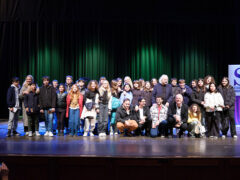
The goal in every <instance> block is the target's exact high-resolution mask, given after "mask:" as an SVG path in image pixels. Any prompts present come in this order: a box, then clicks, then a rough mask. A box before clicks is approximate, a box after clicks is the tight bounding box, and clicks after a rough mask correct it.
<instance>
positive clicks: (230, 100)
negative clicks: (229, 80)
mask: <svg viewBox="0 0 240 180" xmlns="http://www.w3.org/2000/svg"><path fill="white" fill-rule="evenodd" d="M218 91H219V92H220V93H221V95H222V97H223V100H224V105H225V106H226V105H229V106H230V110H233V111H234V109H235V96H236V94H235V90H234V88H233V87H232V86H231V85H229V86H228V87H227V88H226V91H225V92H226V93H225V94H224V90H223V87H222V86H221V85H220V86H218Z"/></svg>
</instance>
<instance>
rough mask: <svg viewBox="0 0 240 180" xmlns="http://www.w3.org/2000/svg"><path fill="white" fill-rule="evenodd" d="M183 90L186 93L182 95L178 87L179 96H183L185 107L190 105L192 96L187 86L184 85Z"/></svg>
mask: <svg viewBox="0 0 240 180" xmlns="http://www.w3.org/2000/svg"><path fill="white" fill-rule="evenodd" d="M185 88H186V91H185V92H184V93H183V92H182V91H183V89H182V88H181V87H180V89H181V94H182V96H183V102H184V104H186V105H190V103H191V95H192V89H191V88H190V87H189V86H188V85H185Z"/></svg>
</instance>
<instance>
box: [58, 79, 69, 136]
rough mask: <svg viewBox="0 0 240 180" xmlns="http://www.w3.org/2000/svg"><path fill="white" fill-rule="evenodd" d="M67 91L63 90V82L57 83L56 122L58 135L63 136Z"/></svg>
mask: <svg viewBox="0 0 240 180" xmlns="http://www.w3.org/2000/svg"><path fill="white" fill-rule="evenodd" d="M66 99H67V92H65V86H64V84H60V85H59V90H58V92H57V120H58V121H57V122H58V125H57V126H58V136H63V135H64V133H63V131H64V123H65V122H64V120H65V115H66V107H67V101H66Z"/></svg>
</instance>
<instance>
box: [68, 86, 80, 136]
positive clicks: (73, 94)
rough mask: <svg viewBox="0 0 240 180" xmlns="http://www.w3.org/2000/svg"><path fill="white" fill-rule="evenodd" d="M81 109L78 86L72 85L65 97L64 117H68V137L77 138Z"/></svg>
mask: <svg viewBox="0 0 240 180" xmlns="http://www.w3.org/2000/svg"><path fill="white" fill-rule="evenodd" d="M82 109H83V95H82V94H81V93H80V91H79V88H78V86H77V85H76V84H74V85H73V86H72V88H71V90H70V91H69V93H68V95H67V112H66V117H67V118H68V117H69V125H68V127H69V129H70V136H77V132H78V127H79V126H78V125H79V124H78V123H79V121H80V117H81V113H82Z"/></svg>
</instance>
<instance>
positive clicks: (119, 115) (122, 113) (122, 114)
mask: <svg viewBox="0 0 240 180" xmlns="http://www.w3.org/2000/svg"><path fill="white" fill-rule="evenodd" d="M134 113H135V112H134V110H133V109H132V108H131V107H130V113H129V114H127V111H126V110H125V109H124V108H123V106H120V107H119V108H118V109H117V112H116V122H122V123H125V121H126V120H129V119H130V120H135V121H136V117H135V114H134Z"/></svg>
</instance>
